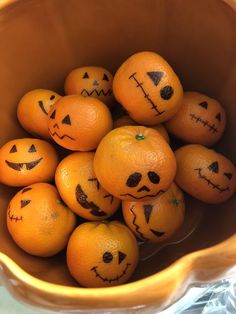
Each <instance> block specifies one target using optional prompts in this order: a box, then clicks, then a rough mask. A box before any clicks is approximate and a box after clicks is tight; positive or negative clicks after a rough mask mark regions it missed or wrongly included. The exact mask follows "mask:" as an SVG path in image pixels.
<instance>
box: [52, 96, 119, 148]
mask: <svg viewBox="0 0 236 314" xmlns="http://www.w3.org/2000/svg"><path fill="white" fill-rule="evenodd" d="M48 116H49V122H48V123H49V124H48V127H49V133H50V135H51V137H52V138H53V139H54V141H55V142H56V143H57V144H59V145H61V146H62V147H65V148H67V149H70V150H75V151H76V150H77V151H90V150H93V149H96V148H97V146H98V144H99V142H100V140H101V139H102V138H103V136H105V135H106V134H107V133H108V132H109V131H110V130H111V129H112V124H113V122H112V117H111V113H110V111H109V109H108V108H107V106H106V105H105V104H104V103H103V102H101V101H100V100H98V99H96V98H93V97H83V96H80V95H68V96H64V97H62V98H61V99H59V100H58V101H57V102H56V103H55V104H54V106H52V107H51V110H50V112H49V115H48Z"/></svg>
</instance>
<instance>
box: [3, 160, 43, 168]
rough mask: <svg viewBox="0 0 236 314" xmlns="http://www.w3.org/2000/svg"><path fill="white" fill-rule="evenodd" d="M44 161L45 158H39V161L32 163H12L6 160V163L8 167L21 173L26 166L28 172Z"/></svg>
mask: <svg viewBox="0 0 236 314" xmlns="http://www.w3.org/2000/svg"><path fill="white" fill-rule="evenodd" d="M42 159H43V158H39V159H37V160H34V161H30V162H11V161H8V160H5V163H6V164H7V165H8V167H10V168H12V169H14V170H17V171H21V170H22V169H23V167H24V165H25V167H26V169H27V170H31V169H33V168H34V167H36V166H37V165H38V164H39V163H40V161H41V160H42Z"/></svg>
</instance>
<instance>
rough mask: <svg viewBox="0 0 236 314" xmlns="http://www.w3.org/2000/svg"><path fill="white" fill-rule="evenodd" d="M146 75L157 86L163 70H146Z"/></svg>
mask: <svg viewBox="0 0 236 314" xmlns="http://www.w3.org/2000/svg"><path fill="white" fill-rule="evenodd" d="M147 75H148V76H149V77H150V79H151V80H152V81H153V83H154V85H155V86H157V85H158V84H159V82H160V80H161V78H162V76H163V75H164V73H163V72H159V71H157V72H147Z"/></svg>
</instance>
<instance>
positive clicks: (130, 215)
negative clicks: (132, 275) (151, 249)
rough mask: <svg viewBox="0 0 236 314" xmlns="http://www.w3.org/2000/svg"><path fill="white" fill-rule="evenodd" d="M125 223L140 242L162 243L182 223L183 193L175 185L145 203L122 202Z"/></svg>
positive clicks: (183, 211) (183, 209)
mask: <svg viewBox="0 0 236 314" xmlns="http://www.w3.org/2000/svg"><path fill="white" fill-rule="evenodd" d="M122 211H123V217H124V220H125V223H126V224H127V225H128V227H129V228H130V229H131V230H132V231H133V232H134V234H135V235H136V236H137V237H138V238H139V239H140V240H142V241H145V242H146V241H150V242H156V243H159V242H163V241H165V240H167V239H169V238H171V237H172V236H173V235H174V234H175V232H176V231H177V230H178V229H179V228H180V226H181V225H182V223H183V221H184V213H185V202H184V195H183V192H182V191H181V190H180V188H178V186H177V185H176V184H175V183H172V184H171V186H170V188H169V189H168V190H167V191H166V192H165V193H164V194H162V195H161V196H159V197H157V198H155V199H153V200H150V201H145V202H128V201H123V202H122Z"/></svg>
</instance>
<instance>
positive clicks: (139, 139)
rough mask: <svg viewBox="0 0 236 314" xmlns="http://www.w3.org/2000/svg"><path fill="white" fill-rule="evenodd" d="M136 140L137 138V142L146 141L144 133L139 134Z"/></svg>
mask: <svg viewBox="0 0 236 314" xmlns="http://www.w3.org/2000/svg"><path fill="white" fill-rule="evenodd" d="M135 138H136V140H138V141H141V140H144V139H145V136H144V134H143V133H138V134H136V136H135Z"/></svg>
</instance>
